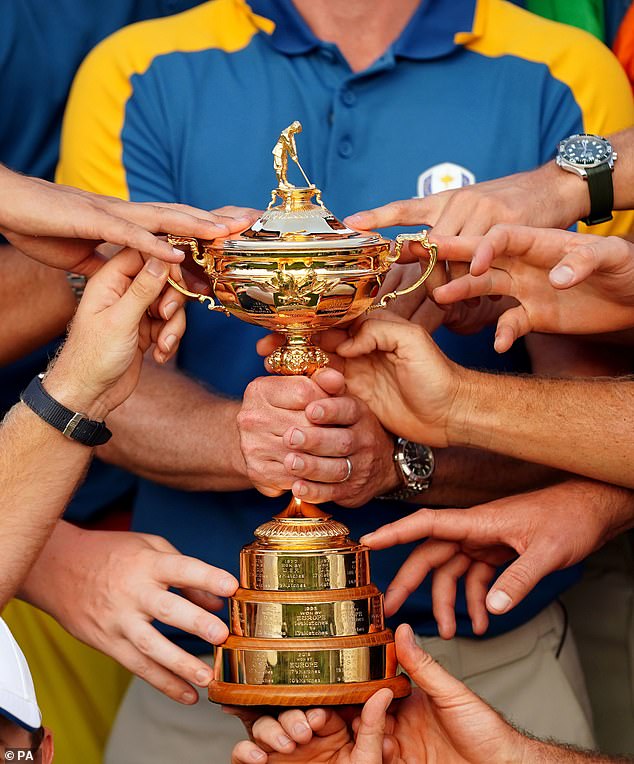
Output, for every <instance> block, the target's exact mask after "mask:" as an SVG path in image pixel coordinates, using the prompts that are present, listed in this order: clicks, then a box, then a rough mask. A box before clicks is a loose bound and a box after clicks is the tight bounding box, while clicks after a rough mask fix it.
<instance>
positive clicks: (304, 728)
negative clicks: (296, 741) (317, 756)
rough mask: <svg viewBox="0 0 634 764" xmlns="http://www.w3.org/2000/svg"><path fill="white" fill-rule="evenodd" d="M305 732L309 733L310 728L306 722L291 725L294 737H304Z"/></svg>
mask: <svg viewBox="0 0 634 764" xmlns="http://www.w3.org/2000/svg"><path fill="white" fill-rule="evenodd" d="M307 732H311V729H310V726H309V725H308V724H306V722H297V724H294V725H293V734H294V735H300V736H301V735H305V734H306V733H307Z"/></svg>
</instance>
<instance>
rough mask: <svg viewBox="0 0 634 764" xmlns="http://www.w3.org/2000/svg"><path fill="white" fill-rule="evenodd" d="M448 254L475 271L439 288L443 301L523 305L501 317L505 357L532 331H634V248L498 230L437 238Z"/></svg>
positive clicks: (560, 234)
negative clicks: (494, 298) (500, 299)
mask: <svg viewBox="0 0 634 764" xmlns="http://www.w3.org/2000/svg"><path fill="white" fill-rule="evenodd" d="M437 241H438V244H439V246H440V248H441V251H442V252H443V256H444V257H447V258H450V259H461V260H464V261H471V273H470V274H469V275H464V276H462V277H460V278H458V279H456V280H454V281H451V282H450V283H448V284H447V285H445V286H441V287H438V288H437V289H435V291H434V299H435V300H436V301H437V302H438V303H439V304H450V303H456V302H459V301H462V300H466V299H470V298H474V297H475V298H477V297H481V296H484V295H503V296H506V297H512V298H514V299H515V300H516V301H517V302H518V303H519V305H517V306H516V307H513V308H510V309H508V310H506V311H505V312H504V313H503V314H502V315H501V316H500V318H499V319H498V322H497V332H496V338H495V349H496V350H497V351H498V352H500V353H502V352H505V351H506V350H508V349H509V348H510V347H511V345H512V344H513V342H514V341H515V340H516V339H518V338H519V337H522V336H524V335H526V334H528V333H529V332H549V333H556V334H594V333H604V332H615V331H620V330H623V329H630V328H631V327H633V326H634V265H633V262H634V244H632V243H630V242H628V241H625V240H624V239H620V238H618V237H615V236H609V237H601V236H590V235H584V234H577V233H571V232H570V231H558V230H552V229H536V228H527V227H523V226H494V227H493V228H492V229H491V230H490V231H489V232H488V233H487V234H486V236H484V237H482V238H479V237H466V236H460V237H455V238H449V239H438V240H437Z"/></svg>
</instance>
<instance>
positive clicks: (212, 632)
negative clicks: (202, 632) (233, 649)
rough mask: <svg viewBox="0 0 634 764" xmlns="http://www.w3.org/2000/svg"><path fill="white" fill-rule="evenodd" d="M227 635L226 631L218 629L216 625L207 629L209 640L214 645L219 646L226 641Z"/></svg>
mask: <svg viewBox="0 0 634 764" xmlns="http://www.w3.org/2000/svg"><path fill="white" fill-rule="evenodd" d="M225 634H226V632H225V630H224V629H223V628H222V627H218V626H216V625H214V626H210V627H209V628H208V629H207V639H208V640H209V641H210V642H211V643H212V644H213V645H217V644H219V643H220V642H222V641H224V638H225Z"/></svg>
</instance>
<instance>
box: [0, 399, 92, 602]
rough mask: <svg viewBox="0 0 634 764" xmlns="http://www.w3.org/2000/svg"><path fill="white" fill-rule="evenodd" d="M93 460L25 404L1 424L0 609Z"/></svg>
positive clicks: (84, 450)
mask: <svg viewBox="0 0 634 764" xmlns="http://www.w3.org/2000/svg"><path fill="white" fill-rule="evenodd" d="M91 454H92V449H90V448H87V447H86V446H84V445H82V444H80V443H77V442H75V441H73V440H70V439H69V438H66V437H65V436H64V435H62V434H61V433H60V432H58V431H57V430H55V429H54V428H53V427H51V426H50V425H48V424H46V423H45V422H43V421H42V420H41V419H40V418H39V417H38V416H37V415H36V414H34V413H33V412H32V411H31V410H30V409H29V408H27V406H25V405H24V404H23V403H19V404H17V405H16V406H14V407H13V409H11V411H10V412H9V414H8V415H7V417H6V418H5V421H4V423H3V425H2V428H1V429H0V496H2V503H1V505H0V561H1V563H0V564H1V566H2V576H0V607H2V606H4V604H6V602H7V601H8V600H9V599H10V598H11V597H12V596H13V595H14V593H15V591H16V590H17V588H18V586H19V584H20V582H21V581H22V579H23V578H24V576H25V575H26V574H27V571H28V570H29V568H30V566H31V565H32V564H33V562H34V561H35V560H36V558H37V556H38V554H39V553H40V551H41V549H42V547H43V546H44V544H45V542H46V540H47V538H48V537H49V535H50V534H51V532H52V530H53V527H54V526H55V523H56V522H57V519H58V518H59V516H60V515H61V513H62V512H63V511H64V509H65V507H66V505H67V503H68V501H69V500H70V498H71V496H72V494H73V492H74V490H75V488H76V486H77V484H78V483H79V481H80V479H81V478H82V476H83V474H84V472H85V470H86V468H87V466H88V463H89V461H90V457H91Z"/></svg>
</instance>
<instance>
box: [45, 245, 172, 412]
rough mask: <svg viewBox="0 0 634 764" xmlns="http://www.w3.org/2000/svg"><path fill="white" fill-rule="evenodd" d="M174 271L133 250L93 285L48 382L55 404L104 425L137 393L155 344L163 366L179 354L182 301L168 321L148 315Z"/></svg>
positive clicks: (100, 274) (110, 265)
mask: <svg viewBox="0 0 634 764" xmlns="http://www.w3.org/2000/svg"><path fill="white" fill-rule="evenodd" d="M174 267H175V266H172V268H174ZM176 267H177V266H176ZM169 268H170V266H169V265H168V264H167V263H164V262H161V261H160V260H156V259H155V258H151V259H150V260H148V261H147V262H146V263H145V264H144V261H143V257H142V256H141V254H140V253H139V252H138V251H137V250H132V249H127V250H123V251H122V252H121V253H119V254H118V255H116V256H115V257H114V258H113V259H112V260H111V261H110V262H108V263H107V265H105V266H104V267H103V268H102V269H101V270H100V271H99V272H98V273H97V274H96V275H95V276H94V277H93V278H91V279H90V281H89V283H88V285H87V286H86V291H85V292H84V296H83V298H82V300H81V304H80V305H79V307H78V309H77V313H76V314H75V318H74V320H73V323H72V326H71V329H70V332H69V335H68V339H67V341H66V343H65V345H64V347H63V349H62V352H61V353H60V355H59V357H58V358H57V360H56V361H55V362H54V364H53V366H52V368H51V370H50V371H49V373H48V374H47V376H46V378H45V381H44V386H45V387H46V389H47V390H48V392H49V393H50V394H51V395H52V396H53V397H54V398H56V399H58V400H59V401H60V402H61V403H63V404H64V405H66V406H68V407H69V408H72V409H74V410H75V411H81V412H82V413H84V414H86V415H87V416H89V417H90V418H93V419H99V418H101V419H103V418H105V417H106V416H107V414H109V413H110V412H111V411H112V410H113V409H115V408H116V407H117V406H119V405H120V404H121V403H122V402H123V401H124V400H126V398H128V396H129V395H130V394H131V393H132V391H133V390H134V388H135V387H136V384H137V382H138V379H139V374H140V371H141V365H142V363H143V354H144V353H145V351H146V350H147V349H148V348H149V347H150V345H151V344H152V343H153V342H154V343H156V348H155V350H154V357H155V359H156V360H157V361H159V362H163V361H165V360H167V359H168V358H169V357H170V356H171V355H172V354H173V353H174V352H175V351H176V348H177V347H178V343H179V341H180V338H181V337H182V335H183V332H184V331H185V312H184V310H183V308H182V304H181V303H182V301H176V300H175V301H174V308H173V309H172V308H170V310H169V312H170V313H171V315H170V318H169V320H167V321H163V320H162V319H152V318H150V316H149V315H148V312H147V311H148V308H149V307H150V306H151V305H153V304H154V303H156V302H157V301H158V300H159V297H160V295H161V293H162V291H163V288H164V286H165V283H166V279H167V275H168V272H169ZM168 291H170V292H171V291H172V290H168ZM166 309H167V308H166V307H165V308H164V312H165V310H166Z"/></svg>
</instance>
